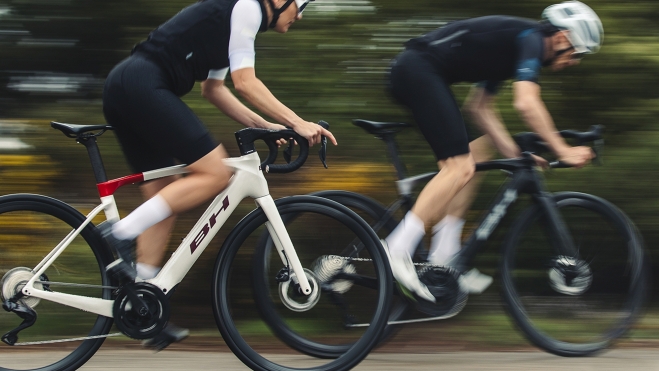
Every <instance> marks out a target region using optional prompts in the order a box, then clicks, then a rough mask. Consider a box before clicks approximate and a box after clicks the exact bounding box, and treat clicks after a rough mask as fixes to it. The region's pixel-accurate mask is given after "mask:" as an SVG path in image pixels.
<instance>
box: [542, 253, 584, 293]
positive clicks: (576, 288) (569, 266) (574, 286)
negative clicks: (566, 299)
mask: <svg viewBox="0 0 659 371" xmlns="http://www.w3.org/2000/svg"><path fill="white" fill-rule="evenodd" d="M592 283H593V273H592V271H591V270H590V266H589V265H588V263H586V262H585V261H583V260H581V259H575V258H571V257H569V256H559V257H558V258H556V259H555V260H554V262H553V267H552V268H551V269H550V270H549V284H550V285H551V287H552V289H554V290H555V291H556V292H558V293H561V294H565V295H582V294H584V293H585V292H586V291H588V289H589V288H590V285H591V284H592Z"/></svg>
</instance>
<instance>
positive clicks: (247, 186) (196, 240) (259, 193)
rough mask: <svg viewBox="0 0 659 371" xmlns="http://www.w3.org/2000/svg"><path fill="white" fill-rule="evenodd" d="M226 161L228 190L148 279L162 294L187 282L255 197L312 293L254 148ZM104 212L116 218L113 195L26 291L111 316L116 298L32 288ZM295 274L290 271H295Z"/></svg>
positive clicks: (179, 169) (151, 175)
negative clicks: (222, 230) (243, 204)
mask: <svg viewBox="0 0 659 371" xmlns="http://www.w3.org/2000/svg"><path fill="white" fill-rule="evenodd" d="M224 161H225V163H226V164H227V165H229V166H230V167H232V168H233V169H234V175H233V177H232V178H231V180H230V181H229V185H228V186H227V188H226V189H225V190H224V191H222V192H221V193H220V194H219V195H218V196H217V197H215V199H214V200H213V201H212V202H211V204H210V206H208V208H207V209H206V211H205V212H204V213H203V215H202V216H201V218H200V219H199V220H198V221H197V223H196V224H195V225H194V227H193V228H192V229H191V230H190V232H189V233H188V235H187V236H186V237H185V238H184V239H183V241H182V242H181V244H180V245H179V246H178V248H177V249H176V251H175V252H174V253H173V254H172V256H171V257H170V258H169V260H168V261H167V262H166V263H165V265H164V266H163V268H162V270H161V271H160V272H159V273H158V275H157V276H156V277H154V278H152V279H150V280H145V281H144V282H148V283H151V284H153V285H154V286H156V287H158V288H160V289H161V290H162V291H163V293H168V292H170V291H171V290H172V289H173V288H174V287H175V286H176V285H177V284H178V283H179V282H181V281H182V280H183V278H184V277H185V275H186V274H187V273H188V272H189V271H190V268H192V266H193V265H194V263H195V262H196V261H197V259H198V258H199V256H200V255H201V254H202V253H203V252H204V250H205V249H206V247H207V246H208V244H209V243H210V241H211V240H212V239H213V237H215V235H216V234H217V232H218V231H219V230H220V228H221V227H222V225H224V223H225V222H226V220H227V219H228V218H229V216H230V215H231V214H232V213H233V211H234V210H235V209H236V207H237V206H238V204H239V203H240V202H241V201H242V200H243V199H244V198H246V197H251V198H253V199H254V200H255V201H256V204H257V205H258V206H259V207H261V208H262V209H263V211H264V212H265V215H266V216H267V218H268V221H267V222H266V226H267V229H268V231H269V232H270V235H271V236H272V238H273V240H274V243H275V246H276V247H277V251H278V252H279V256H280V258H281V259H282V262H283V263H284V265H286V266H289V267H290V268H291V269H292V270H293V272H294V273H295V276H293V279H295V281H296V283H299V285H300V289H301V291H302V292H303V293H305V294H307V295H309V294H311V291H312V290H311V287H310V285H309V281H308V280H307V277H306V275H305V274H304V269H303V267H302V264H301V263H300V260H299V258H298V256H297V253H296V252H295V248H294V247H293V243H292V241H291V239H290V237H289V235H288V232H287V231H286V227H285V226H284V222H283V221H282V219H281V216H280V215H279V212H278V210H277V206H276V205H275V202H274V200H273V199H272V196H270V191H269V190H268V183H267V181H266V180H265V176H264V175H263V173H262V172H261V166H260V162H261V161H260V159H259V156H258V154H257V153H256V152H253V153H251V154H248V155H245V156H241V157H236V158H228V159H225V160H224ZM186 172H187V171H186V168H185V165H179V166H173V167H168V168H163V169H158V170H153V171H149V172H146V173H143V175H144V180H150V179H157V178H162V177H166V176H170V175H176V174H184V173H186ZM101 211H104V212H105V216H106V218H107V219H108V220H118V219H119V213H118V211H117V204H116V202H115V200H114V196H112V195H110V196H105V197H101V204H100V205H99V206H97V207H96V208H94V209H93V210H92V211H91V212H90V213H89V214H88V215H87V218H86V220H85V221H84V222H83V223H82V224H81V225H80V227H78V229H76V230H73V231H71V232H70V233H69V234H68V235H67V236H66V237H65V238H64V239H63V240H62V241H61V242H60V243H59V244H57V246H56V247H55V248H54V249H53V250H52V251H51V252H50V253H49V254H48V255H47V256H46V257H45V258H44V259H43V260H42V261H41V262H40V263H39V264H38V265H37V266H36V267H35V268H34V269H33V270H34V271H35V272H36V273H35V274H34V276H33V277H32V278H31V279H30V280H29V281H28V282H27V284H26V285H25V286H24V288H23V294H24V295H26V296H32V297H35V298H40V299H44V300H49V301H52V302H55V303H59V304H63V305H66V306H69V307H73V308H77V309H80V310H84V311H87V312H91V313H95V314H98V315H101V316H105V317H113V314H112V307H113V305H114V300H109V299H101V298H92V297H87V296H80V295H72V294H65V293H60V292H49V291H44V290H41V289H38V288H36V287H35V286H34V283H35V281H37V280H38V278H39V277H40V276H41V274H42V273H44V272H45V271H46V269H48V267H50V265H51V264H53V262H54V261H55V260H56V259H57V257H58V256H59V255H60V254H61V253H62V252H63V251H64V250H66V248H67V246H68V245H69V244H70V243H71V241H73V239H74V238H75V237H76V236H78V235H79V234H80V232H81V231H82V230H83V229H84V228H85V227H86V226H87V224H89V223H90V222H91V220H92V219H94V217H96V216H97V215H98V214H100V212H101ZM291 276H292V275H291Z"/></svg>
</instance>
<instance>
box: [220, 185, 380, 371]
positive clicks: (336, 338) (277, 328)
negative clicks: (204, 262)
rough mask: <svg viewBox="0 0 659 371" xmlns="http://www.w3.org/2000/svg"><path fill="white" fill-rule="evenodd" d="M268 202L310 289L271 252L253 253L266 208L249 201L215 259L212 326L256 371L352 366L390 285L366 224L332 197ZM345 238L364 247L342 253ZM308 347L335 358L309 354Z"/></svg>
mask: <svg viewBox="0 0 659 371" xmlns="http://www.w3.org/2000/svg"><path fill="white" fill-rule="evenodd" d="M276 204H277V208H278V210H279V213H280V215H281V217H282V220H284V221H286V229H287V231H288V233H289V236H290V238H291V240H292V242H293V246H294V247H295V251H296V253H297V255H298V258H299V259H300V261H301V263H302V266H303V267H304V268H305V272H306V274H307V278H308V279H309V281H310V283H311V286H312V289H313V293H312V295H309V296H305V295H302V294H300V293H299V291H298V290H297V288H296V285H295V277H293V274H294V273H293V271H292V270H288V269H287V264H286V263H285V262H282V259H281V258H280V256H279V254H278V253H277V252H276V251H270V252H269V257H268V258H267V259H265V260H263V259H256V260H254V259H253V257H252V256H253V255H254V254H255V253H261V254H263V251H262V249H260V248H259V246H261V245H262V242H263V238H264V235H268V233H269V232H268V229H267V226H266V223H267V221H268V220H267V218H266V216H265V214H264V213H263V211H262V210H261V209H257V210H254V211H253V212H252V213H250V214H249V215H248V216H247V217H245V218H244V219H243V220H242V221H241V222H240V223H239V224H238V225H237V226H236V227H235V228H234V230H233V231H232V232H231V233H230V235H229V237H227V239H226V241H225V242H224V245H223V247H222V250H221V251H220V254H219V256H218V259H217V263H216V265H215V270H214V275H213V277H214V278H213V305H214V313H215V319H216V321H217V323H218V327H219V328H220V332H221V333H222V336H223V338H224V339H225V341H226V342H227V344H228V345H229V347H230V348H231V350H232V351H233V352H234V353H235V354H236V356H238V358H240V359H241V361H243V362H244V363H245V364H246V365H247V366H249V367H250V368H252V369H254V370H273V369H278V370H292V369H296V370H301V369H304V370H327V371H329V370H347V369H350V368H352V367H354V366H355V365H357V364H358V363H359V362H360V361H361V360H362V359H363V358H364V357H366V355H367V354H368V352H369V351H370V350H371V349H372V348H373V347H374V346H375V345H376V344H377V341H378V339H379V337H380V335H381V334H382V331H383V328H384V326H385V325H386V323H387V317H388V314H389V309H390V300H391V294H392V286H393V285H392V279H391V272H390V269H389V265H388V261H387V258H386V255H385V252H384V250H383V249H382V246H381V244H380V242H379V239H378V237H377V235H376V234H375V233H374V232H373V230H372V229H371V228H370V227H369V226H368V224H366V222H364V220H363V219H361V218H360V217H359V216H357V214H355V213H354V212H352V211H351V210H349V209H347V208H346V207H344V206H342V205H340V204H338V203H336V202H333V201H331V200H327V199H323V198H319V197H312V196H295V197H287V198H283V199H279V200H277V201H276ZM349 245H354V246H361V245H363V249H362V250H361V251H360V253H359V255H358V256H353V257H351V258H346V256H345V255H342V252H343V250H344V249H345V247H346V246H349ZM272 250H274V249H272ZM259 261H260V262H261V263H260V264H254V262H259ZM266 262H267V264H266ZM265 298H267V299H265ZM337 303H339V304H338V305H337ZM351 323H363V324H365V325H366V326H365V327H350V326H347V325H349V324H351ZM291 343H292V344H295V346H294V347H292V348H291V347H289V344H291ZM318 347H320V348H318ZM307 348H308V349H307ZM292 350H295V351H296V352H299V353H293V352H292ZM316 351H320V352H327V355H328V356H330V357H338V358H336V359H333V360H326V359H317V358H314V357H309V356H307V354H313V353H315V352H316Z"/></svg>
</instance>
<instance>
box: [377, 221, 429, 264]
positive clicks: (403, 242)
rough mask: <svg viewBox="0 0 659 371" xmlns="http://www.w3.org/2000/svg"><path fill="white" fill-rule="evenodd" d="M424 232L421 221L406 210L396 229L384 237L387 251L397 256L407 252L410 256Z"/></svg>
mask: <svg viewBox="0 0 659 371" xmlns="http://www.w3.org/2000/svg"><path fill="white" fill-rule="evenodd" d="M425 234H426V229H425V226H424V224H423V221H422V220H421V219H419V217H418V216H416V215H414V213H412V212H411V211H408V212H407V214H406V215H405V218H403V220H401V222H400V224H398V226H397V227H396V229H394V231H393V232H391V233H390V234H389V236H387V238H386V239H385V240H386V241H387V245H389V253H390V254H392V255H397V256H400V255H402V254H404V253H407V254H408V255H409V256H412V254H414V251H415V250H416V247H417V245H418V244H419V242H420V241H421V239H422V238H423V236H424V235H425Z"/></svg>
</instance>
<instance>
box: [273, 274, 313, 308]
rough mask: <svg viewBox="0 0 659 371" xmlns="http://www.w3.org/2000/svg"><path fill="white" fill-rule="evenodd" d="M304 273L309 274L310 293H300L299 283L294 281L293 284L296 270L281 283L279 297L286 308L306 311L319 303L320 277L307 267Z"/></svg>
mask: <svg viewBox="0 0 659 371" xmlns="http://www.w3.org/2000/svg"><path fill="white" fill-rule="evenodd" d="M304 273H305V274H306V275H307V280H308V281H309V285H310V286H311V294H309V295H304V294H302V293H300V290H299V287H298V285H297V284H295V283H294V284H293V285H291V282H295V281H294V279H295V277H296V275H295V272H291V276H290V278H289V279H288V280H287V281H284V282H280V283H279V298H280V299H281V301H282V303H284V305H285V306H286V308H288V309H290V310H292V311H294V312H306V311H308V310H309V309H311V308H313V307H314V306H315V305H316V303H318V300H320V290H319V288H318V278H316V275H315V274H314V273H313V272H312V271H311V270H309V269H307V268H304Z"/></svg>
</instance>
